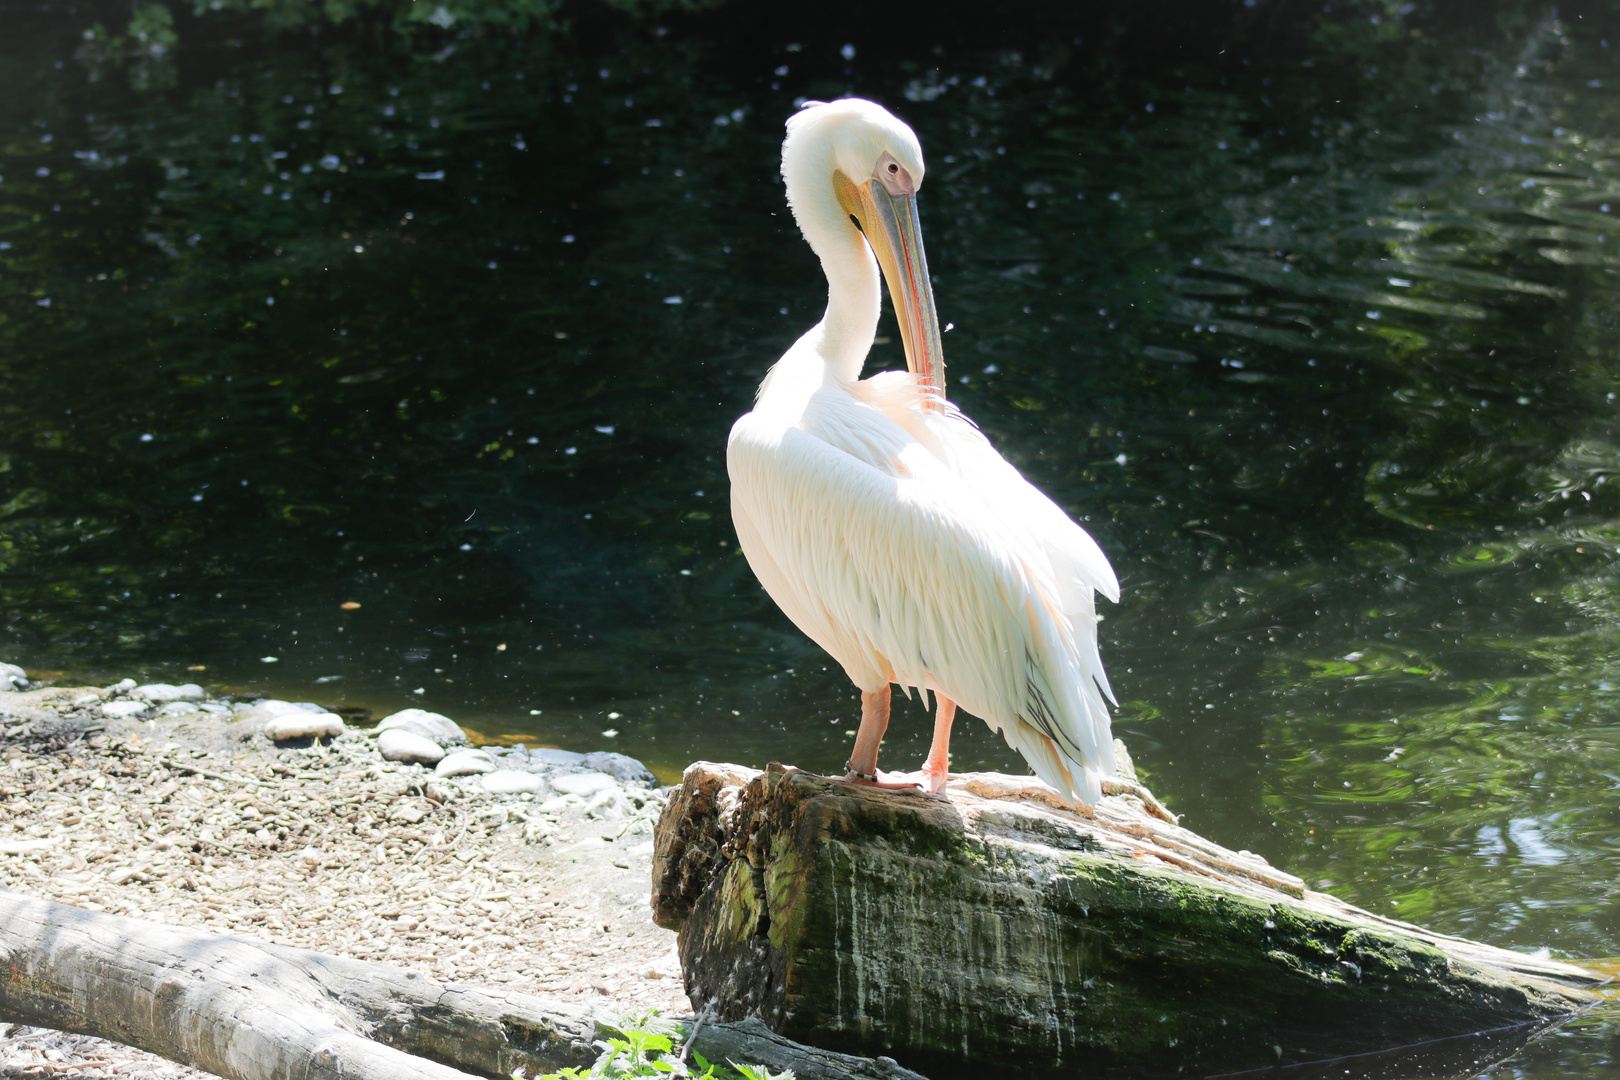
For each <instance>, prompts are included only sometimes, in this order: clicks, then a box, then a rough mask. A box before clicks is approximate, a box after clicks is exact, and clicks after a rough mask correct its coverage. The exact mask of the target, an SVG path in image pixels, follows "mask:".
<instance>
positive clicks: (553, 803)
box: [539, 795, 585, 814]
mask: <svg viewBox="0 0 1620 1080" xmlns="http://www.w3.org/2000/svg"><path fill="white" fill-rule="evenodd" d="M584 801H585V800H584V799H582V798H580V797H579V796H578V795H553V796H552V797H551V798H549V799H547V800H546V801H545V802H543V803H541V804H540V806H539V810H540V812H541V813H542V814H560V813H562V812H563V811H564V810H567V809H569V808H570V807H574V806H579V805H580V804H581V803H583V802H584Z"/></svg>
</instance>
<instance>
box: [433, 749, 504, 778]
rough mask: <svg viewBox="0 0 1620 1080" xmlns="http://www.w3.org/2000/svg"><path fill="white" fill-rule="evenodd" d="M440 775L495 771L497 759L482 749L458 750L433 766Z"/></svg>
mask: <svg viewBox="0 0 1620 1080" xmlns="http://www.w3.org/2000/svg"><path fill="white" fill-rule="evenodd" d="M433 771H434V773H436V774H437V775H439V776H469V775H471V774H473V773H487V772H494V771H495V759H494V758H492V757H490V756H489V755H488V754H487V753H485V752H484V751H482V750H457V751H456V752H455V753H453V754H446V755H445V756H444V760H442V761H440V762H439V763H438V765H436V766H434V768H433Z"/></svg>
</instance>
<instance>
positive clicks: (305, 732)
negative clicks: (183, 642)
mask: <svg viewBox="0 0 1620 1080" xmlns="http://www.w3.org/2000/svg"><path fill="white" fill-rule="evenodd" d="M168 707H169V706H165V707H164V708H165V709H167V708H168ZM343 732H344V725H343V717H341V716H339V715H337V714H336V713H329V712H306V711H304V710H303V709H288V710H286V711H284V712H281V713H280V714H279V715H277V716H272V717H270V719H268V720H267V721H265V725H264V733H265V734H266V735H268V736H269V737H270V738H271V739H272V740H273V741H275V742H284V741H286V740H287V739H326V738H335V737H337V736H339V735H341V734H343Z"/></svg>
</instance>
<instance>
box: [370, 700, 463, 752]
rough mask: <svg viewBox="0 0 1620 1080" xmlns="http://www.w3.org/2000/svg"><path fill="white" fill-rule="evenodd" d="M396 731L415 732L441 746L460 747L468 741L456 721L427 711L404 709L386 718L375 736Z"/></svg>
mask: <svg viewBox="0 0 1620 1080" xmlns="http://www.w3.org/2000/svg"><path fill="white" fill-rule="evenodd" d="M396 730H398V731H409V732H413V733H414V734H417V735H420V736H422V737H423V738H424V739H432V740H433V741H434V742H436V743H438V744H439V745H440V746H459V745H463V744H465V743H466V741H467V733H466V732H464V731H462V730H461V728H460V727H458V726H457V725H456V722H455V721H454V720H452V719H450V718H449V717H448V716H441V715H439V714H438V713H436V712H428V711H427V710H426V709H402V710H400V711H399V712H397V713H394V714H393V715H392V716H388V717H384V718H383V722H382V723H380V724H378V725H377V727H376V730H375V734H378V735H381V734H382V733H383V732H385V731H396Z"/></svg>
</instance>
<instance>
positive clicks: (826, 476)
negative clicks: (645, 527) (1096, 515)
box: [727, 409, 1114, 803]
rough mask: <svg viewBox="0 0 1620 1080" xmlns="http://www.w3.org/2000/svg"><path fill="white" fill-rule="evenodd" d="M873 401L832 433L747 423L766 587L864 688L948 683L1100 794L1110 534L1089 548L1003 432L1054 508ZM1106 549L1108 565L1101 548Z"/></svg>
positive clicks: (752, 553)
mask: <svg viewBox="0 0 1620 1080" xmlns="http://www.w3.org/2000/svg"><path fill="white" fill-rule="evenodd" d="M860 411H861V413H865V414H867V415H866V416H865V417H861V416H859V415H858V414H855V413H845V414H844V415H843V416H842V418H840V422H842V421H847V420H849V418H850V417H852V416H853V417H856V421H855V422H853V423H847V424H844V425H843V426H840V424H839V423H831V422H824V423H822V424H820V425H818V430H817V431H816V432H812V431H807V430H804V429H803V428H800V427H797V426H791V425H780V424H777V423H773V422H771V421H769V420H767V419H765V418H763V417H761V416H759V415H758V414H754V413H751V414H749V415H748V416H745V417H743V418H742V419H741V420H739V421H738V423H737V426H736V427H735V428H734V429H733V431H732V437H731V442H730V445H729V447H728V453H727V459H728V466H729V469H730V472H731V477H732V508H733V515H734V517H735V519H736V523H737V529H738V536H739V539H741V541H742V544H743V550H744V551H745V552H746V553H747V555H748V558H749V561H750V563H751V564H752V565H753V567H754V569H755V572H756V573H757V574H758V576H759V578H760V580H761V582H762V583H763V584H764V586H765V588H766V591H768V592H769V593H770V594H771V596H772V598H773V599H775V600H776V602H777V603H778V604H779V605H780V606H781V608H782V609H783V611H784V612H786V613H787V615H788V617H789V618H791V619H792V620H793V622H794V623H795V624H796V625H798V626H799V628H800V629H801V630H803V631H804V632H805V633H806V634H808V635H809V636H810V637H811V638H812V639H813V640H815V641H816V642H817V643H818V644H820V645H821V646H822V647H823V648H825V649H826V650H827V651H828V652H829V653H831V654H832V655H833V656H834V657H835V658H836V659H837V660H838V661H839V662H840V663H841V664H842V665H843V666H844V668H845V670H846V671H848V673H849V675H850V678H851V679H852V680H854V682H855V683H856V684H857V685H858V686H860V687H862V688H863V689H866V690H874V689H877V688H878V687H880V686H882V685H884V684H886V683H888V682H891V681H892V682H898V683H900V684H901V685H902V686H916V687H919V688H923V689H932V690H935V691H938V692H940V693H943V694H945V695H947V696H948V697H950V698H951V699H952V700H954V701H956V702H957V703H958V704H960V705H961V706H962V707H963V708H965V709H966V710H967V711H969V712H972V713H975V714H976V715H978V716H980V717H982V718H984V719H985V720H986V721H988V722H989V723H990V724H991V726H992V727H994V728H997V729H998V730H1000V731H1002V732H1003V735H1004V737H1005V738H1006V739H1007V742H1008V743H1009V745H1011V746H1013V747H1014V748H1015V749H1017V750H1019V751H1020V752H1021V753H1022V754H1023V755H1024V757H1025V758H1026V759H1027V760H1028V761H1029V762H1030V764H1031V765H1032V766H1033V767H1034V768H1035V770H1036V772H1037V774H1038V775H1040V777H1041V778H1042V779H1043V780H1045V781H1046V782H1047V783H1049V784H1051V785H1052V786H1053V787H1055V788H1057V789H1058V791H1059V792H1061V793H1062V794H1064V795H1065V796H1066V797H1069V798H1072V799H1078V800H1080V801H1082V802H1086V803H1094V802H1096V800H1097V799H1098V798H1099V797H1100V794H1101V791H1100V787H1099V784H1098V777H1099V775H1108V774H1112V773H1113V771H1114V754H1113V744H1112V741H1111V739H1110V736H1109V724H1108V714H1107V711H1106V706H1105V705H1104V702H1103V700H1102V696H1101V692H1100V691H1099V687H1101V686H1105V685H1106V683H1105V682H1104V681H1103V675H1102V667H1101V664H1100V662H1098V660H1097V653H1096V632H1095V614H1094V613H1093V612H1091V611H1090V589H1091V587H1093V586H1092V585H1090V584H1089V581H1098V582H1100V581H1101V579H1100V578H1099V577H1097V576H1096V575H1097V571H1096V567H1095V565H1092V560H1091V559H1090V557H1089V555H1090V552H1091V551H1095V544H1090V538H1089V537H1086V538H1085V539H1086V543H1087V544H1090V548H1089V550H1087V549H1085V547H1084V545H1081V547H1080V548H1079V549H1077V550H1078V554H1075V553H1074V551H1073V550H1071V549H1073V548H1074V541H1073V537H1072V535H1067V534H1065V533H1064V532H1063V531H1061V530H1057V531H1054V530H1053V528H1052V522H1051V520H1050V514H1048V513H1047V512H1046V511H1045V510H1044V508H1043V506H1050V507H1051V513H1053V514H1056V516H1057V518H1058V519H1060V520H1061V523H1062V524H1063V525H1066V526H1067V527H1068V529H1071V530H1073V531H1074V532H1076V533H1079V535H1080V536H1082V537H1084V536H1085V534H1084V533H1083V532H1082V531H1080V530H1079V527H1078V526H1075V525H1074V524H1073V523H1072V522H1070V521H1068V519H1067V518H1066V517H1064V516H1063V514H1062V511H1060V510H1058V509H1057V508H1056V507H1055V506H1052V505H1051V504H1050V502H1049V501H1047V500H1045V497H1044V496H1041V495H1040V494H1039V492H1036V491H1035V490H1034V489H1033V488H1030V487H1029V485H1028V484H1027V483H1025V482H1024V481H1023V480H1022V478H1021V477H1018V475H1017V473H1016V471H1015V470H1013V469H1012V468H1011V466H1008V465H1006V463H1005V462H1004V461H1001V459H1000V457H999V455H995V453H994V450H993V449H989V447H988V444H985V448H986V449H987V450H988V451H989V453H990V454H991V455H992V456H994V457H995V460H996V461H997V462H1000V464H1001V466H1002V467H1003V468H1004V469H1005V470H1006V471H1007V472H1008V473H1010V474H1011V475H1012V476H1013V477H1015V478H1017V481H1018V483H1019V484H1020V485H1022V487H1023V488H1027V489H1028V492H1029V493H1033V495H1034V496H1035V497H1036V498H1037V499H1039V500H1041V501H1042V504H1043V505H1042V506H1036V507H1035V509H1034V510H1031V509H1030V508H1029V507H1028V506H1023V507H1022V508H1019V507H1017V506H1016V505H1015V504H1014V502H1011V501H1009V496H1008V495H1007V493H1006V492H1004V491H994V492H990V493H987V492H985V491H983V490H979V485H978V484H977V483H974V482H971V481H972V479H973V478H972V477H971V476H968V475H964V474H962V473H961V472H960V471H959V470H958V469H957V468H954V467H952V465H951V464H950V463H948V462H947V461H945V460H943V459H942V458H941V457H940V456H939V455H938V454H936V453H935V452H934V450H933V449H930V448H928V447H926V446H925V445H923V443H922V442H920V441H918V440H917V439H914V438H912V437H910V435H909V434H908V433H906V432H905V431H903V430H902V429H901V428H900V427H898V426H897V425H895V424H894V423H893V422H892V421H889V420H887V419H886V418H881V417H878V414H877V411H876V410H871V409H863V410H860ZM874 417H877V419H874ZM879 420H881V422H879ZM829 434H830V435H831V436H832V440H836V441H831V440H830V439H829V438H828V437H827V436H828V435H829ZM974 435H975V437H977V433H976V432H975V433H974ZM1025 499H1026V501H1027V495H1026V496H1025ZM1013 510H1016V511H1017V513H1012V514H1010V513H1009V511H1013ZM1054 550H1055V551H1056V552H1057V553H1058V557H1056V558H1054V554H1053V552H1054ZM1095 561H1098V562H1101V564H1102V566H1103V567H1105V568H1106V566H1107V562H1106V560H1105V559H1102V558H1101V552H1096V554H1095ZM1081 574H1087V575H1088V578H1089V580H1088V582H1087V583H1084V584H1082V578H1081V577H1080V576H1079V575H1081ZM1063 575H1068V577H1069V578H1070V580H1069V581H1067V582H1066V581H1064V580H1063ZM1112 576H1113V575H1112V573H1111V572H1109V573H1108V575H1107V580H1108V581H1109V582H1111V581H1112ZM1082 589H1083V591H1084V602H1083V603H1081V602H1080V599H1079V597H1080V591H1081V590H1082Z"/></svg>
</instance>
